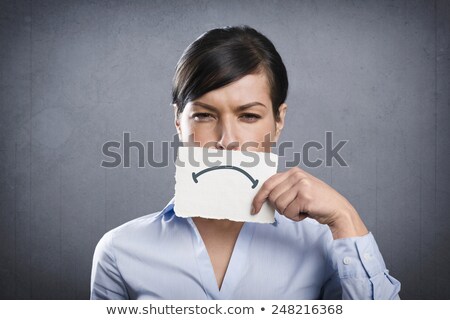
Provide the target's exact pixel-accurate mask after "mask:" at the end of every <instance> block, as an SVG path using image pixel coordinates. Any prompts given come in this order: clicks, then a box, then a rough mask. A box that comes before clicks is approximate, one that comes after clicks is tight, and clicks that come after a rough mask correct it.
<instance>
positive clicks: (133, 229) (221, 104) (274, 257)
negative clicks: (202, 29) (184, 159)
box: [91, 26, 400, 299]
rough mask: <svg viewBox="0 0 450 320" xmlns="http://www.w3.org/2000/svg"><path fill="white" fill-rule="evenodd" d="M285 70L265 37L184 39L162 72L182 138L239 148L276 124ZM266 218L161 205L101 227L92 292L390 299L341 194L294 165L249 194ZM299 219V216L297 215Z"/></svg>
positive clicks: (395, 287)
mask: <svg viewBox="0 0 450 320" xmlns="http://www.w3.org/2000/svg"><path fill="white" fill-rule="evenodd" d="M287 90H288V79H287V74H286V69H285V66H284V64H283V62H282V59H281V57H280V56H279V54H278V52H277V51H276V49H275V47H274V46H273V44H272V43H271V41H270V40H269V39H267V38H266V37H265V36H264V35H262V34H261V33H259V32H257V31H256V30H254V29H252V28H250V27H248V26H242V27H226V28H219V29H214V30H210V31H208V32H206V33H205V34H203V35H202V36H200V37H199V38H198V39H197V40H195V41H194V42H193V43H192V44H191V45H190V46H189V47H188V48H187V49H186V50H185V52H184V53H183V55H182V57H181V59H180V60H179V62H178V65H177V68H176V72H175V76H174V81H173V91H172V94H173V101H172V102H173V106H174V112H175V127H176V129H177V132H178V135H179V137H180V140H181V141H183V142H187V141H192V139H193V140H194V141H195V142H198V143H199V144H200V146H205V145H206V144H208V145H209V146H211V142H212V143H213V146H214V147H216V148H218V149H239V148H240V146H242V145H243V144H244V143H246V142H253V143H254V142H258V147H255V148H254V150H257V151H267V148H266V147H267V142H266V144H263V142H264V141H265V140H264V138H265V137H266V135H267V134H270V138H271V140H272V141H273V142H276V141H277V140H278V138H279V136H280V133H281V131H282V129H283V125H284V121H285V117H286V110H287V105H286V103H285V100H286V96H287ZM264 201H269V202H270V203H271V204H272V205H273V206H274V207H275V208H276V212H275V218H276V222H275V223H273V224H259V223H247V222H246V223H244V222H235V221H230V220H226V219H223V220H215V219H205V218H201V217H195V218H181V217H178V216H176V215H175V213H174V210H173V207H174V203H173V199H172V200H171V201H170V202H169V204H168V205H167V206H166V207H165V208H164V209H163V210H162V211H161V212H155V213H153V214H150V215H147V216H144V217H141V218H138V219H135V220H133V221H130V222H128V223H126V224H124V225H122V226H120V227H118V228H116V229H114V230H111V231H110V232H108V233H107V234H105V236H104V237H103V238H102V239H101V240H100V242H99V244H98V245H97V248H96V251H95V254H94V262H93V268H92V278H91V298H92V299H341V298H343V299H398V298H399V297H398V292H399V290H400V283H399V282H398V281H397V280H396V279H394V278H393V277H391V276H390V275H389V274H388V271H387V270H386V267H385V264H384V261H383V258H382V256H381V254H380V252H379V251H378V247H377V245H376V243H375V240H374V238H373V236H372V234H371V233H369V232H368V230H367V228H366V227H365V225H364V223H363V221H362V220H361V218H360V217H359V215H358V213H357V211H356V210H355V208H354V207H353V206H352V205H351V204H350V202H349V201H347V199H345V198H344V197H343V196H342V195H340V194H339V193H338V192H337V191H336V190H334V189H333V188H331V187H330V186H328V185H327V184H326V183H324V182H323V181H321V180H319V179H317V178H315V177H314V176H312V175H310V174H308V173H307V172H305V171H303V170H301V169H300V168H291V169H290V170H287V171H285V172H281V173H277V174H275V175H273V176H272V177H271V178H269V179H268V180H267V181H266V182H265V183H264V184H263V186H262V187H261V189H260V190H259V191H258V193H257V195H256V196H255V198H254V200H253V209H254V210H253V213H254V214H257V213H258V211H259V210H260V208H261V206H262V204H263V203H264ZM305 218H308V219H305Z"/></svg>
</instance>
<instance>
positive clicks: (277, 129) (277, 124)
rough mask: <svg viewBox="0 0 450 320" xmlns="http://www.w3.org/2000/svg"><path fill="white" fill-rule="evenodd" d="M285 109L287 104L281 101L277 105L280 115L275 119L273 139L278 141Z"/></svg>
mask: <svg viewBox="0 0 450 320" xmlns="http://www.w3.org/2000/svg"><path fill="white" fill-rule="evenodd" d="M286 110H287V104H286V103H283V104H281V105H280V106H279V107H278V112H279V114H280V117H279V119H278V120H275V138H274V140H275V141H278V138H279V137H280V135H281V131H282V130H283V127H284V119H285V117H286Z"/></svg>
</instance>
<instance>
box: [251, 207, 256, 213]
mask: <svg viewBox="0 0 450 320" xmlns="http://www.w3.org/2000/svg"><path fill="white" fill-rule="evenodd" d="M251 213H252V214H255V207H254V206H252V211H251Z"/></svg>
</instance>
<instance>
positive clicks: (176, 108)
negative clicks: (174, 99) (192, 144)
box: [172, 104, 181, 139]
mask: <svg viewBox="0 0 450 320" xmlns="http://www.w3.org/2000/svg"><path fill="white" fill-rule="evenodd" d="M172 106H173V113H174V124H175V128H176V129H177V132H178V136H179V138H180V139H181V127H180V119H179V118H178V115H177V110H178V107H177V105H176V104H172Z"/></svg>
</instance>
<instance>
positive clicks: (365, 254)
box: [364, 252, 372, 260]
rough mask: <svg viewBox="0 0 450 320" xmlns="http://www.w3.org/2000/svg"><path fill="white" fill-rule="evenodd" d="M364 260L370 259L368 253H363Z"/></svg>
mask: <svg viewBox="0 0 450 320" xmlns="http://www.w3.org/2000/svg"><path fill="white" fill-rule="evenodd" d="M364 259H365V260H370V259H372V255H371V254H370V253H368V252H366V253H364Z"/></svg>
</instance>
